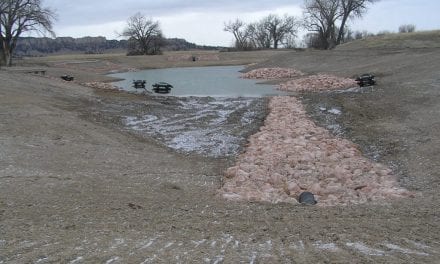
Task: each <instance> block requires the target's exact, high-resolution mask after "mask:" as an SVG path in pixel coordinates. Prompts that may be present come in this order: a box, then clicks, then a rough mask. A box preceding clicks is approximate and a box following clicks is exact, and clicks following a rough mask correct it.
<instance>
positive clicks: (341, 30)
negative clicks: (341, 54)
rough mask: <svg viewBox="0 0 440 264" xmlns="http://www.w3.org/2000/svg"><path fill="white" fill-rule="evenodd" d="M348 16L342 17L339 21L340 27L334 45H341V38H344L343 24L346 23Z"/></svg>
mask: <svg viewBox="0 0 440 264" xmlns="http://www.w3.org/2000/svg"><path fill="white" fill-rule="evenodd" d="M347 19H348V16H345V15H344V16H343V17H342V21H341V26H340V27H339V33H338V39H337V40H336V45H339V44H341V42H342V38H343V37H344V29H345V24H346V23H347Z"/></svg>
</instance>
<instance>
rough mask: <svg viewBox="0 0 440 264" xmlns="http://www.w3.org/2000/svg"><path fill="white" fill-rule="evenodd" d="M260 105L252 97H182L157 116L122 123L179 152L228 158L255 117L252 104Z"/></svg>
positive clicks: (236, 148) (132, 119)
mask: <svg viewBox="0 0 440 264" xmlns="http://www.w3.org/2000/svg"><path fill="white" fill-rule="evenodd" d="M261 102H262V100H261V99H255V98H235V99H231V98H186V99H180V100H179V101H177V103H175V105H174V106H171V107H170V108H169V109H170V111H169V112H168V111H166V110H167V109H165V110H164V111H163V112H159V114H157V115H156V113H155V115H152V114H150V113H147V114H145V115H143V116H126V117H125V118H124V120H123V121H124V124H125V126H126V127H127V128H129V129H130V130H134V131H137V132H138V133H141V134H143V135H147V136H150V137H152V138H154V139H156V140H159V141H161V142H163V143H164V144H165V145H166V146H168V147H170V148H173V149H176V150H178V151H181V152H186V153H187V152H195V153H197V154H201V155H205V156H210V157H219V156H231V155H235V154H236V153H237V152H238V150H239V148H240V144H241V143H243V142H245V140H246V136H247V135H246V127H249V126H250V125H251V124H252V123H253V122H255V120H256V119H257V117H258V113H256V112H255V111H254V110H253V109H252V107H251V106H252V104H257V105H258V104H259V103H261ZM176 110H177V111H176ZM176 112H177V113H178V114H176Z"/></svg>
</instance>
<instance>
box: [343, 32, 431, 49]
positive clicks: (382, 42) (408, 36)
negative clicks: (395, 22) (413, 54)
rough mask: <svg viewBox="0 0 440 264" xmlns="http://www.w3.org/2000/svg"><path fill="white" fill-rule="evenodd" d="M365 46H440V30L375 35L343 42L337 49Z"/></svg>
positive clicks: (386, 47) (390, 47)
mask: <svg viewBox="0 0 440 264" xmlns="http://www.w3.org/2000/svg"><path fill="white" fill-rule="evenodd" d="M364 48H384V49H393V48H397V49H401V48H440V30H434V31H421V32H414V33H393V34H386V35H383V36H374V37H369V38H366V39H361V40H357V41H353V42H349V43H346V44H343V45H341V46H339V47H338V48H337V49H338V50H354V49H356V50H357V49H364Z"/></svg>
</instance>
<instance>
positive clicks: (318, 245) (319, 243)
mask: <svg viewBox="0 0 440 264" xmlns="http://www.w3.org/2000/svg"><path fill="white" fill-rule="evenodd" d="M313 246H315V247H316V248H317V249H320V250H325V251H332V252H335V251H338V250H339V248H338V247H337V246H336V244H335V243H323V242H322V241H317V242H315V243H313Z"/></svg>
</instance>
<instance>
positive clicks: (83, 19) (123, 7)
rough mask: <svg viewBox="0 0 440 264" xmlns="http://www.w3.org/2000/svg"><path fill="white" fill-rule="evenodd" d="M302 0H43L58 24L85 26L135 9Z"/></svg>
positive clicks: (155, 12)
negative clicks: (56, 17)
mask: <svg viewBox="0 0 440 264" xmlns="http://www.w3.org/2000/svg"><path fill="white" fill-rule="evenodd" d="M302 3H303V0H271V1H267V0H241V1H237V0H217V1H207V0H190V1H184V0H161V1H157V0H144V1H136V0H125V1H120V0H119V1H115V0H97V1H96V0H95V1H91V0H76V1H70V0H69V1H67V0H46V1H44V5H45V6H47V7H50V8H52V9H54V10H55V11H56V13H57V14H58V16H59V19H58V22H57V23H59V24H61V25H65V26H67V25H76V26H78V25H87V24H97V23H107V22H111V21H120V20H126V19H127V18H128V17H129V16H131V15H133V14H135V13H136V12H141V13H142V14H145V15H147V16H151V17H158V16H165V15H167V16H170V15H173V14H176V15H179V14H182V13H187V12H228V11H235V12H236V11H243V12H254V11H264V10H267V9H270V8H275V7H279V6H286V5H293V4H298V5H300V4H302Z"/></svg>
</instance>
